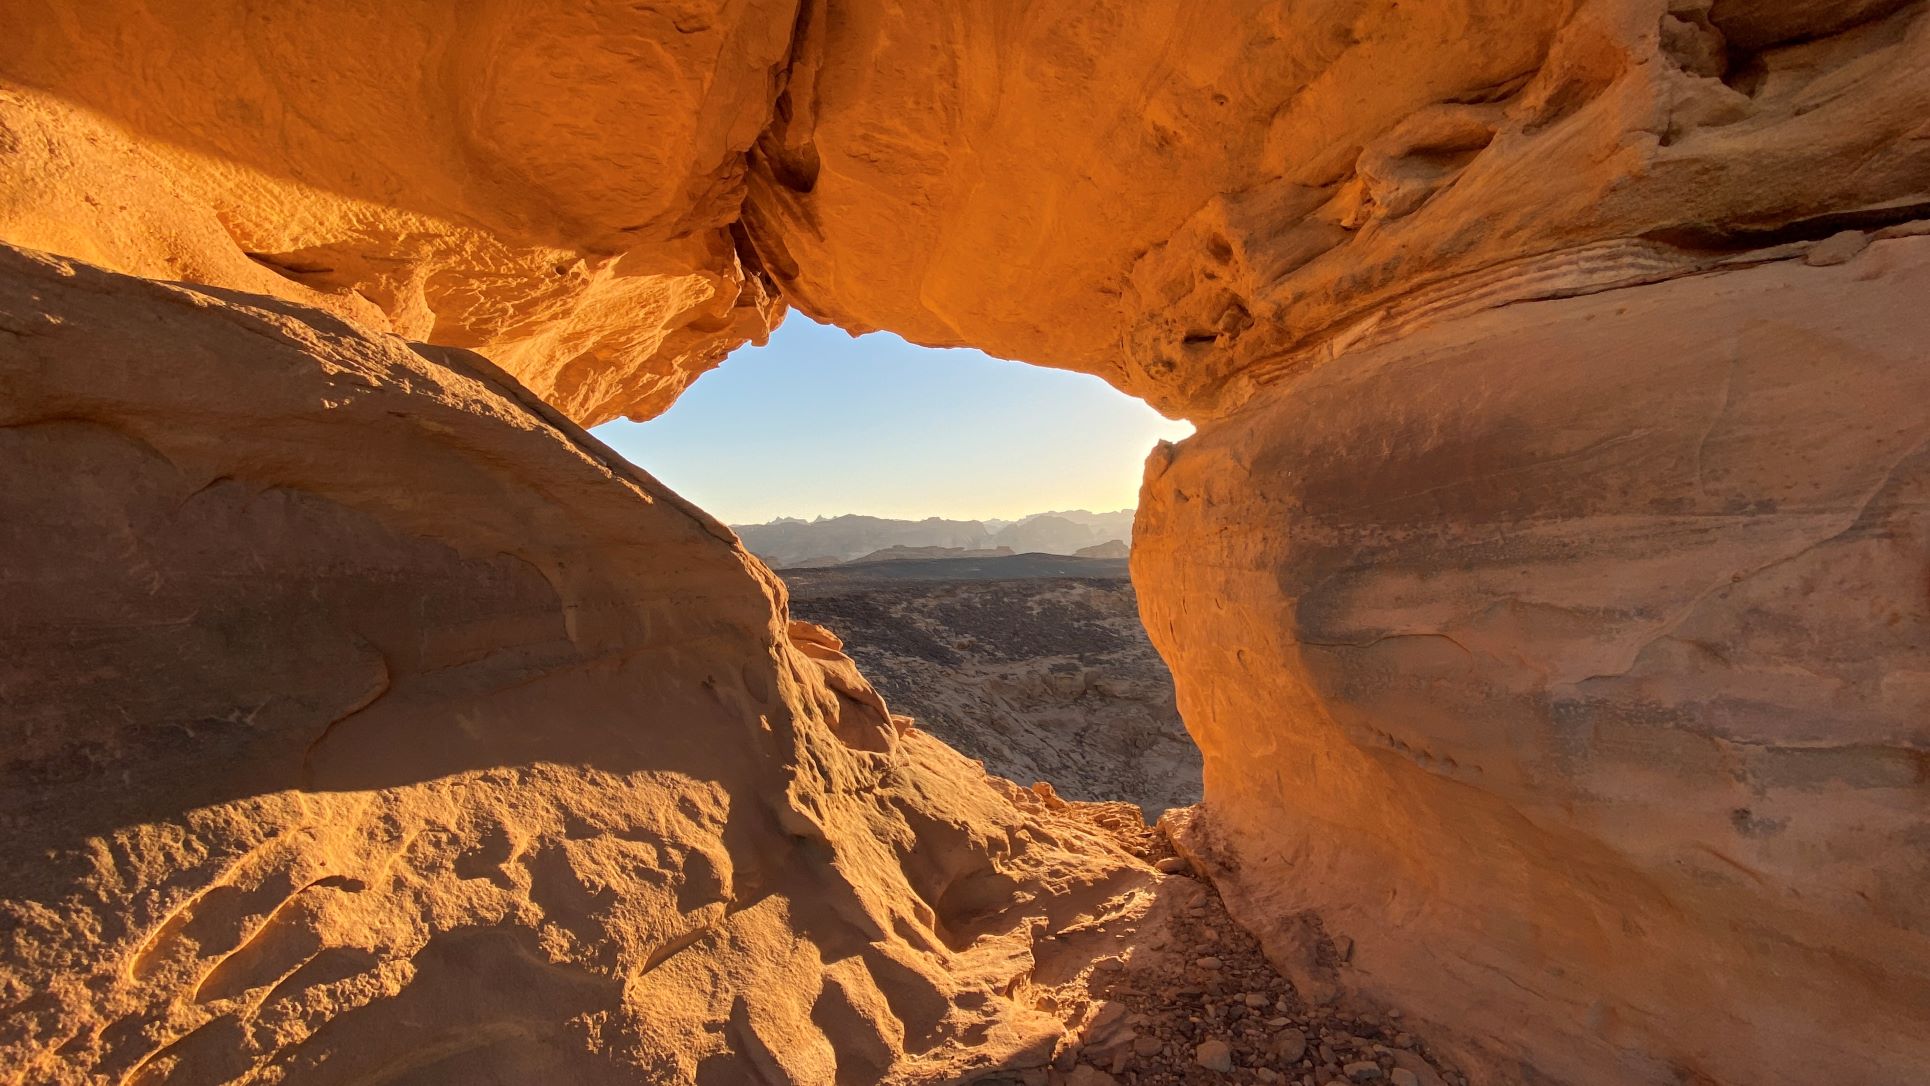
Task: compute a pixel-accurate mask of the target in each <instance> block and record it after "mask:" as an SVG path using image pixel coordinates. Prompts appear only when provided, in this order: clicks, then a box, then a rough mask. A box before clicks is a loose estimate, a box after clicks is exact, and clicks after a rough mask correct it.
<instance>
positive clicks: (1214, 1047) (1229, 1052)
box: [1193, 1037, 1380, 1072]
mask: <svg viewBox="0 0 1930 1086" xmlns="http://www.w3.org/2000/svg"><path fill="white" fill-rule="evenodd" d="M1193 1059H1194V1060H1195V1061H1197V1062H1198V1063H1199V1065H1200V1066H1201V1067H1204V1068H1206V1069H1207V1070H1208V1071H1221V1072H1225V1071H1231V1070H1233V1046H1232V1045H1229V1044H1227V1043H1226V1042H1225V1041H1222V1040H1220V1039H1219V1038H1218V1037H1215V1038H1213V1039H1212V1040H1210V1041H1205V1042H1202V1043H1201V1044H1200V1046H1199V1047H1198V1048H1195V1049H1194V1050H1193ZM1374 1070H1375V1071H1379V1070H1380V1068H1378V1067H1376V1068H1375V1069H1374Z"/></svg>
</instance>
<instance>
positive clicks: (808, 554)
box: [731, 509, 1133, 569]
mask: <svg viewBox="0 0 1930 1086" xmlns="http://www.w3.org/2000/svg"><path fill="white" fill-rule="evenodd" d="M1132 519H1133V512H1132V510H1130V509H1122V510H1118V511H1116V512H1110V513H1088V512H1086V511H1085V510H1083V509H1075V510H1070V511H1064V512H1055V513H1035V514H1032V515H1030V516H1026V517H1021V518H1019V519H1018V520H1015V521H1011V522H1009V523H1004V524H1002V525H1001V526H1000V527H999V528H998V530H997V531H990V530H988V529H987V528H986V526H985V524H983V523H982V522H980V521H976V520H945V519H943V518H940V517H929V518H926V519H925V520H891V519H888V518H884V517H867V516H858V515H855V514H845V515H843V516H836V517H819V518H817V519H816V520H801V519H798V518H795V517H780V518H778V519H777V520H773V521H770V522H768V523H764V524H733V525H731V530H732V531H735V532H736V533H737V535H738V537H739V538H741V539H742V540H743V541H744V546H745V547H746V548H748V549H749V550H750V552H751V553H752V554H755V555H757V556H758V557H759V558H762V559H764V560H765V561H766V562H769V563H770V564H771V565H772V566H773V567H775V568H778V569H788V568H793V567H799V566H823V565H829V564H832V563H833V562H854V561H870V560H872V559H871V558H870V557H869V556H870V555H872V554H874V553H877V552H880V551H888V550H892V549H894V548H909V549H910V550H912V551H916V550H919V549H923V548H934V547H936V548H946V549H955V550H959V551H961V552H974V553H984V554H996V553H999V552H1000V551H1001V550H1003V551H1006V552H1008V553H1018V554H1023V553H1027V552H1036V553H1039V554H1076V553H1078V551H1079V550H1080V549H1081V548H1083V547H1090V546H1093V545H1094V544H1097V543H1103V542H1106V541H1107V540H1111V539H1124V538H1129V537H1130V536H1131V535H1132ZM927 557H937V555H927Z"/></svg>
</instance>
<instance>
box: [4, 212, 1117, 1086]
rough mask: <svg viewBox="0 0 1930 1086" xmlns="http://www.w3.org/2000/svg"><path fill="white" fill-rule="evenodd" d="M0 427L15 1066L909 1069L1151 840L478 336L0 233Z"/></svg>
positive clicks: (1111, 883) (8, 933)
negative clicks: (100, 261)
mask: <svg viewBox="0 0 1930 1086" xmlns="http://www.w3.org/2000/svg"><path fill="white" fill-rule="evenodd" d="M0 465H4V472H5V477H6V478H7V479H8V480H9V483H8V485H7V487H6V488H5V491H4V493H0V553H3V554H4V555H5V559H6V560H5V562H4V564H3V565H0V595H4V597H5V599H6V600H7V606H6V610H5V616H4V619H0V650H3V651H0V658H4V659H5V661H6V665H5V668H4V670H0V721H4V727H5V729H6V730H5V735H6V747H7V756H6V760H5V763H4V765H3V766H0V824H4V825H5V826H6V827H7V829H8V832H7V833H6V835H5V837H4V842H0V931H4V933H5V942H4V944H0V945H4V953H3V954H0V999H4V1001H5V1003H6V1005H7V1007H8V1008H9V1009H8V1012H7V1016H6V1023H5V1028H4V1030H0V1066H5V1067H6V1068H7V1069H8V1071H9V1073H10V1074H11V1075H13V1076H14V1077H17V1078H19V1079H20V1080H21V1081H25V1082H36V1083H93V1082H101V1081H117V1082H130V1083H161V1082H175V1083H220V1082H236V1081H244V1080H259V1079H268V1080H274V1081H286V1082H351V1081H401V1080H408V1081H435V1082H476V1081H490V1082H538V1081H569V1082H584V1083H589V1082H596V1083H602V1082H609V1083H635V1082H639V1081H645V1082H700V1083H709V1082H748V1081H763V1082H788V1083H812V1084H821V1086H831V1084H832V1083H834V1082H838V1083H842V1082H852V1081H875V1080H877V1079H878V1078H880V1077H882V1076H883V1075H885V1074H886V1073H888V1072H890V1073H895V1074H898V1075H901V1076H906V1077H908V1078H910V1079H913V1080H922V1079H929V1080H934V1081H945V1080H948V1079H951V1078H953V1077H955V1076H957V1075H959V1074H963V1073H966V1072H969V1071H973V1070H983V1069H986V1068H989V1067H993V1066H996V1065H997V1064H999V1063H1000V1062H1002V1061H1005V1060H1008V1059H1011V1058H1013V1057H1014V1056H1015V1055H1023V1054H1025V1053H1028V1052H1030V1053H1032V1054H1033V1058H1034V1062H1038V1061H1042V1060H1043V1059H1045V1058H1048V1057H1049V1056H1050V1055H1051V1046H1052V1043H1053V1042H1054V1041H1055V1040H1056V1039H1057V1035H1058V1032H1059V1029H1060V1026H1059V1023H1058V1021H1057V1020H1056V1019H1054V1018H1052V1017H1050V1016H1047V1015H1043V1014H1040V1013H1039V1012H1038V1011H1037V1010H1036V1009H1035V1008H1033V1007H1031V1006H1029V1005H1027V1004H1025V1003H1024V1002H1022V1001H1015V1000H1012V999H1009V998H1007V996H1008V994H1009V993H1010V992H1011V991H1012V990H1013V989H1014V988H1015V987H1016V986H1017V985H1018V984H1019V982H1020V980H1021V979H1022V978H1024V977H1028V976H1030V975H1031V973H1032V972H1033V971H1034V970H1035V969H1039V968H1047V967H1048V966H1047V963H1048V962H1049V961H1050V958H1051V955H1052V954H1053V953H1054V952H1055V949H1056V947H1055V946H1054V945H1052V944H1048V943H1045V942H1043V940H1042V941H1041V948H1040V949H1039V950H1038V951H1036V952H1035V951H1034V949H1033V941H1034V938H1035V937H1044V939H1050V938H1053V937H1054V936H1055V933H1057V932H1058V931H1060V930H1061V929H1062V928H1063V927H1064V926H1065V925H1066V924H1067V923H1069V922H1071V921H1072V920H1074V919H1075V918H1077V917H1079V916H1081V915H1085V916H1090V915H1091V913H1092V912H1093V911H1094V909H1095V907H1096V904H1097V903H1098V902H1099V901H1100V900H1102V899H1105V898H1110V897H1116V896H1118V895H1120V894H1122V893H1127V892H1129V891H1130V890H1131V889H1132V887H1133V886H1134V885H1135V883H1136V882H1143V881H1145V879H1146V877H1147V874H1149V873H1147V872H1146V871H1145V869H1144V868H1143V866H1141V865H1138V864H1136V863H1134V862H1133V861H1131V860H1130V859H1129V858H1128V857H1126V856H1125V855H1124V854H1123V853H1121V852H1120V851H1119V850H1118V849H1117V848H1115V847H1114V846H1112V845H1110V844H1108V843H1106V841H1105V840H1104V839H1103V837H1102V836H1099V835H1095V834H1094V833H1093V832H1092V830H1091V829H1090V828H1089V827H1084V826H1082V825H1081V824H1079V823H1077V822H1076V821H1073V820H1071V819H1069V818H1068V817H1066V816H1064V815H1060V814H1055V813H1053V812H1052V811H1048V810H1046V809H1044V808H1043V807H1042V806H1040V805H1039V804H1037V803H1034V802H1032V801H1031V797H1030V796H1029V794H1028V793H1023V792H1020V791H1019V790H1018V789H1015V788H1012V787H1011V786H1009V785H1004V784H1000V783H996V782H993V781H991V780H989V779H988V778H986V777H985V775H984V773H983V772H982V771H981V770H980V769H979V767H978V766H977V765H975V764H974V763H972V762H969V761H967V760H966V759H964V758H963V757H961V756H959V755H958V754H956V753H955V752H953V751H951V750H950V749H948V748H946V747H944V746H943V745H942V744H939V743H937V742H936V741H935V740H932V739H930V738H928V737H926V736H924V735H922V734H918V733H910V734H903V735H901V734H899V731H900V729H899V727H898V726H897V725H896V724H895V723H894V722H893V721H892V719H891V717H890V714H889V712H888V711H887V710H886V708H885V706H884V703H883V702H882V700H880V699H879V697H878V695H877V694H876V693H875V692H873V691H872V690H871V688H870V687H869V686H868V685H866V684H865V682H864V680H863V679H862V678H860V677H858V675H857V674H856V670H855V668H854V667H853V666H852V664H851V662H850V660H849V659H848V658H846V657H844V656H843V655H842V654H840V653H838V652H836V651H835V649H834V648H833V647H829V646H828V645H827V644H826V643H825V642H823V641H822V640H821V639H818V638H814V637H813V636H811V632H810V630H809V629H808V628H806V629H801V630H800V629H794V628H792V627H791V626H787V625H786V624H785V623H784V620H783V617H782V616H783V611H784V602H783V596H782V591H783V590H782V587H781V586H780V584H779V583H778V581H777V580H776V578H775V577H774V576H772V575H771V574H770V573H769V571H767V570H765V569H764V568H763V566H762V565H761V564H760V563H758V562H757V560H756V559H754V558H752V557H751V556H750V555H749V554H748V553H746V552H745V551H744V550H743V549H742V548H741V547H739V546H737V545H736V544H735V542H734V540H733V539H732V538H731V536H730V534H729V532H728V531H727V530H726V529H724V528H723V527H722V526H721V525H719V524H717V523H716V522H714V521H712V520H710V519H709V518H708V517H707V516H705V515H704V514H702V513H700V512H697V511H696V510H694V509H692V508H690V507H689V506H688V505H686V504H685V503H683V502H682V501H681V500H679V499H678V498H677V497H675V496H674V495H672V494H670V493H668V492H667V491H665V490H664V489H663V488H662V487H661V486H660V485H658V484H657V483H656V482H655V481H654V480H652V479H650V478H649V477H648V476H646V475H644V474H643V473H641V472H639V471H637V470H636V469H634V468H631V467H629V466H628V465H626V464H624V463H623V462H622V461H621V460H618V459H616V458H614V457H613V456H612V455H611V454H609V453H608V451H607V450H604V449H603V448H602V447H601V446H600V445H598V444H597V443H596V442H595V441H594V440H593V439H591V438H589V437H588V436H587V435H585V434H584V433H583V432H582V431H580V430H578V429H576V428H575V427H574V426H572V425H571V424H569V423H568V422H567V421H565V420H563V419H562V418H561V416H560V415H557V414H556V413H555V411H554V410H553V409H550V408H548V407H546V406H545V405H543V404H542V403H541V401H539V400H536V399H535V398H534V397H533V396H531V395H530V394H529V393H528V392H527V391H525V390H523V389H521V388H520V387H518V386H517V385H516V384H515V383H514V382H513V381H511V380H510V379H508V378H507V377H505V376H503V375H502V374H501V372H500V371H498V370H496V368H495V367H494V366H492V365H491V364H490V363H488V362H487V361H485V360H483V359H481V358H479V357H477V356H475V355H472V354H468V353H466V352H462V351H452V350H441V349H433V348H423V349H422V350H421V352H418V351H416V350H411V349H410V347H409V346H408V345H407V344H406V343H404V342H403V341H401V340H398V339H395V338H393V337H386V336H384V337H372V336H370V335H369V334H367V333H366V332H364V331H362V330H360V329H357V328H355V327H354V326H352V325H349V324H347V323H345V322H342V321H339V320H337V319H335V318H333V317H330V316H328V315H327V314H325V313H321V312H319V311H316V310H308V309H303V308H301V307H297V306H293V305H289V304H287V303H282V302H279V301H277V300H275V299H271V298H264V297H261V296H250V295H241V294H235V293H232V292H227V291H221V290H215V289H194V288H187V287H180V286H174V285H169V284H160V283H154V282H151V281H148V280H141V279H134V278H131V277H127V276H120V275H115V274H112V273H108V272H105V271H102V270H100V269H98V268H93V267H89V266H86V265H80V264H76V263H73V262H70V261H66V260H62V259H59V258H54V257H47V256H42V255H34V254H25V253H22V252H21V251H19V250H15V249H10V248H0ZM1061 806H1063V805H1061ZM1043 887H1049V888H1050V891H1051V892H1050V893H1043V892H1041V891H1042V888H1043ZM1041 1045H1043V1046H1044V1051H1043V1054H1042V1055H1041V1054H1039V1051H1038V1050H1039V1048H1040V1046H1041Z"/></svg>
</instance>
